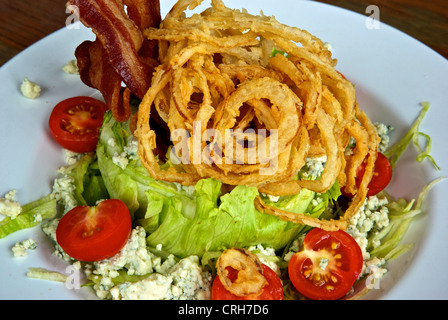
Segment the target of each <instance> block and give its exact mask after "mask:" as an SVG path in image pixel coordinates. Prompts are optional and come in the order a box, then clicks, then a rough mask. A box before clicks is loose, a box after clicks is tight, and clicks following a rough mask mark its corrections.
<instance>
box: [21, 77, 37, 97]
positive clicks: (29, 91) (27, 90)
mask: <svg viewBox="0 0 448 320" xmlns="http://www.w3.org/2000/svg"><path fill="white" fill-rule="evenodd" d="M20 91H21V92H22V94H23V95H24V96H25V97H27V98H29V99H37V98H39V97H40V93H41V91H42V89H41V87H40V86H39V85H38V84H37V83H35V82H33V81H30V80H29V79H28V78H24V79H23V81H22V84H21V86H20Z"/></svg>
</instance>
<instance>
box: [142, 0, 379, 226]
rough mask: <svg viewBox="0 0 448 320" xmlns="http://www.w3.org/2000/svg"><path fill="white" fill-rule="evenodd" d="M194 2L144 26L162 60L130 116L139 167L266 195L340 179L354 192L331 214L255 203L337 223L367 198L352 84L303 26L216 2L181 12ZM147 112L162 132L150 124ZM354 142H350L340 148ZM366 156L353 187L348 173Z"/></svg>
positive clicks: (367, 148)
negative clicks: (315, 167)
mask: <svg viewBox="0 0 448 320" xmlns="http://www.w3.org/2000/svg"><path fill="white" fill-rule="evenodd" d="M201 2H202V1H201V0H181V1H178V2H177V4H176V5H175V6H174V7H173V9H172V10H171V11H170V12H169V14H168V15H167V16H166V18H165V19H164V20H163V21H162V24H161V27H160V28H159V29H156V28H147V29H145V30H144V36H145V37H147V39H149V40H158V41H159V62H160V65H159V66H158V67H157V68H156V71H155V73H154V76H153V78H152V84H151V87H150V88H149V90H148V92H147V93H146V95H145V97H144V99H143V101H142V103H141V104H140V107H139V112H138V120H137V125H136V131H135V135H136V137H137V138H138V141H139V155H140V158H141V161H142V164H143V165H144V166H145V167H146V168H147V169H148V171H149V172H150V174H151V175H152V176H153V177H154V178H156V179H160V180H164V181H170V182H178V183H181V184H183V185H193V184H195V183H196V182H197V181H198V180H200V179H202V178H215V179H218V180H220V181H222V182H223V184H224V185H230V186H234V185H248V186H255V187H257V188H258V190H259V191H260V192H262V193H266V194H270V195H275V196H284V195H291V194H296V193H298V192H300V190H301V189H302V188H306V189H309V190H312V191H315V192H318V193H323V192H326V191H327V190H329V189H330V188H331V187H332V186H333V185H334V183H335V181H338V182H339V185H340V186H341V188H342V187H344V188H345V189H346V190H347V191H348V192H351V193H353V194H355V196H354V199H353V201H352V203H351V205H350V207H349V208H348V210H347V211H346V213H345V215H344V216H343V217H341V218H340V220H338V221H333V220H332V221H321V220H319V219H315V218H311V217H309V216H307V215H306V214H292V213H288V212H284V211H282V210H279V209H277V208H275V207H272V206H269V205H267V204H266V203H264V202H263V200H262V199H261V198H260V197H258V198H257V199H256V201H255V205H256V208H257V209H258V210H259V211H260V212H264V213H267V214H272V215H276V216H278V217H280V218H281V219H285V220H288V221H293V222H297V223H304V224H307V225H311V226H319V227H321V228H323V229H327V230H335V229H340V228H342V229H345V227H346V225H347V224H346V220H347V219H349V218H350V217H351V216H352V215H354V214H355V213H356V212H357V210H358V209H359V207H360V206H361V205H362V203H363V202H364V201H365V198H366V194H367V186H368V184H369V182H370V180H371V178H372V175H373V165H374V162H375V160H376V156H377V147H378V143H379V137H378V134H377V132H376V129H375V127H374V126H373V124H372V123H371V121H370V120H369V118H368V117H367V116H366V115H365V113H364V112H362V111H361V110H360V109H359V107H358V104H357V102H356V96H355V89H354V86H353V84H352V83H350V82H349V81H348V80H347V79H345V77H344V76H343V75H341V74H340V73H339V72H338V71H336V69H335V66H336V63H337V61H336V60H334V59H332V56H331V52H330V51H328V50H327V49H326V48H325V46H324V44H323V42H322V41H321V40H320V39H318V38H316V37H315V36H313V35H311V34H310V33H308V32H307V31H305V30H301V29H298V28H294V27H289V26H286V25H283V24H281V23H279V22H278V21H277V20H275V18H273V17H268V16H265V15H263V14H262V15H261V16H255V15H251V14H249V13H247V12H245V11H244V10H243V11H240V10H233V9H229V8H227V7H226V6H224V4H223V3H222V1H221V0H212V6H211V7H210V8H208V9H206V10H205V11H204V12H202V13H201V14H194V15H192V16H190V17H187V14H186V12H185V10H186V9H187V8H194V7H196V6H197V5H199V4H200V3H201ZM273 49H275V50H277V51H273ZM273 52H276V54H273ZM279 52H284V53H285V54H282V53H279ZM155 118H157V119H158V121H157V123H158V126H159V127H160V123H162V125H163V126H164V127H165V128H166V130H165V131H160V130H158V129H157V128H155V127H154V125H153V124H152V123H154V119H155ZM229 132H230V133H231V134H229ZM168 136H170V138H171V141H168V142H167V144H170V145H171V152H170V153H169V157H167V158H169V159H170V160H171V161H173V160H176V161H177V163H176V164H174V165H172V166H170V167H169V168H168V169H166V166H165V167H164V168H162V167H161V166H160V164H159V159H160V157H161V154H160V152H158V150H160V149H161V148H160V146H159V145H158V144H159V143H160V140H161V139H160V137H164V138H165V140H167V139H168ZM352 139H354V140H355V141H356V144H355V146H354V147H353V148H351V149H350V150H351V151H350V154H348V153H347V152H346V150H347V149H348V148H347V147H348V146H349V144H350V143H351V140H352ZM165 149H167V148H165ZM198 150H199V151H198ZM368 155H369V157H367V156H368ZM321 156H325V157H326V159H327V160H326V164H325V168H324V171H323V173H322V175H321V176H320V177H319V178H318V179H316V180H301V179H299V178H298V172H299V170H300V169H301V168H302V167H303V166H304V165H305V162H306V161H305V160H306V159H307V158H313V157H321ZM366 157H367V159H368V165H367V168H366V173H365V175H364V178H363V180H362V183H361V185H360V187H359V188H357V186H356V183H355V176H356V170H357V168H358V167H359V165H360V164H361V163H362V161H363V160H364V159H365V158H366ZM160 160H164V159H160ZM173 162H174V161H173Z"/></svg>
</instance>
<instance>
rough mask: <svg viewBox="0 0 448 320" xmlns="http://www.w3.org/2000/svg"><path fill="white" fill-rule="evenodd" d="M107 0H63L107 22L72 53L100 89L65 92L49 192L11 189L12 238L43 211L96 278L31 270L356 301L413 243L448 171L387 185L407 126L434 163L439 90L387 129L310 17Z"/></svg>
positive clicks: (56, 117) (133, 290) (93, 284)
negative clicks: (431, 113) (416, 189)
mask: <svg viewBox="0 0 448 320" xmlns="http://www.w3.org/2000/svg"><path fill="white" fill-rule="evenodd" d="M105 3H106V2H105V1H101V0H86V1H80V0H70V1H69V2H68V5H69V6H71V8H72V9H73V8H75V7H76V8H77V12H78V13H79V17H80V19H81V21H82V23H83V24H84V25H85V26H87V27H88V28H91V29H92V31H93V33H94V34H95V37H96V38H95V40H93V41H85V42H83V43H81V44H80V45H79V46H78V48H77V49H76V52H75V55H76V63H71V64H70V65H68V66H67V68H69V67H70V70H72V71H70V72H76V73H79V75H80V78H81V80H82V81H83V82H84V83H85V84H86V85H87V86H89V87H92V88H94V89H97V90H98V91H99V92H100V93H101V95H102V97H103V99H101V101H100V100H97V99H94V98H92V97H85V96H82V97H71V98H67V99H66V100H63V101H61V102H60V103H58V104H57V105H56V106H55V107H54V109H53V111H52V113H51V115H50V117H49V121H48V127H49V131H50V132H51V135H52V137H53V138H54V140H55V141H57V143H58V144H60V146H61V148H63V149H64V151H65V154H66V165H65V166H63V167H61V168H59V170H58V177H57V178H56V179H55V180H54V184H53V187H52V192H51V193H50V194H48V195H47V196H45V197H43V198H41V199H38V200H36V201H34V202H31V203H28V204H24V205H22V204H20V203H19V202H17V201H16V200H15V190H11V191H10V192H8V193H7V194H5V195H4V197H3V198H2V199H1V200H0V214H2V215H3V216H5V217H4V218H3V219H2V220H1V221H0V238H4V237H7V236H8V235H10V234H12V233H14V232H16V231H19V230H22V229H27V228H31V227H36V226H38V225H39V226H40V227H41V228H42V231H43V232H44V233H45V234H46V235H47V236H48V237H49V238H50V239H52V241H54V245H55V251H54V255H56V256H58V257H60V258H61V259H63V260H65V261H66V262H67V263H69V264H70V265H72V266H73V268H75V269H76V270H80V271H82V272H83V274H84V275H85V281H84V283H82V284H79V283H78V284H76V283H74V279H73V278H71V277H69V276H67V275H63V274H60V273H57V272H54V271H51V270H47V269H43V268H32V269H30V270H29V272H28V276H29V277H31V278H39V279H45V280H53V281H61V282H65V283H66V284H67V285H69V284H70V285H72V286H73V285H81V286H83V287H86V288H90V290H92V291H93V292H94V293H95V294H96V296H98V297H99V298H101V299H160V300H173V299H201V300H202V299H214V300H227V299H231V300H283V299H332V300H333V299H357V298H361V297H362V296H363V295H364V294H366V293H367V292H368V291H369V290H371V289H373V288H374V287H375V284H376V283H377V282H378V281H380V279H381V278H382V277H383V276H385V275H387V271H388V270H387V265H388V262H389V261H391V260H393V259H395V258H396V257H398V256H400V255H402V254H405V253H406V252H407V251H408V250H410V249H411V248H412V244H407V243H402V239H403V237H404V236H405V234H406V232H407V230H408V228H409V225H410V224H411V223H412V221H413V219H414V217H416V216H417V215H419V214H420V213H421V212H422V210H423V208H422V206H423V202H424V199H425V196H426V194H427V193H428V191H429V190H430V188H431V187H432V186H433V185H434V184H435V183H436V182H437V181H438V180H436V181H434V182H431V183H429V184H428V185H427V186H426V187H425V188H424V189H423V190H422V191H421V194H420V196H419V197H418V198H417V199H413V200H405V199H394V198H393V197H392V196H391V195H389V194H388V193H387V191H386V190H385V189H386V187H387V186H388V184H389V182H390V181H391V178H392V175H393V172H394V168H395V165H396V163H397V161H398V159H399V157H400V155H401V154H402V153H403V152H404V150H405V149H406V148H407V147H408V145H410V144H411V142H413V143H414V144H415V145H416V146H417V149H418V150H419V152H420V153H419V156H418V158H417V160H418V161H422V160H423V159H427V160H430V161H432V163H433V164H434V166H435V167H436V168H437V164H436V162H435V161H434V159H433V158H432V157H431V155H430V146H431V144H430V141H431V140H430V137H429V136H427V135H425V134H423V133H421V132H420V130H419V126H420V123H421V122H422V120H423V119H424V117H425V114H426V113H427V112H428V110H429V108H430V105H429V103H427V102H422V111H421V113H420V115H418V117H417V120H416V121H415V123H414V125H413V126H412V127H411V128H409V131H408V133H407V134H406V135H405V136H404V137H403V138H402V139H400V140H399V141H398V142H397V143H396V144H394V145H390V143H389V135H390V134H391V133H393V128H392V127H391V126H389V125H388V124H383V123H374V122H372V121H371V120H370V118H369V117H368V116H367V114H366V113H365V112H364V111H363V110H362V106H359V105H358V103H357V99H356V93H355V85H354V84H353V83H352V82H350V80H349V79H348V78H347V77H346V75H343V74H342V73H340V72H339V71H338V70H337V60H336V59H334V58H333V56H332V52H331V50H330V47H329V45H328V44H326V43H324V42H322V40H320V39H319V38H318V37H316V36H314V35H312V34H310V33H309V32H308V31H306V30H302V29H299V28H296V27H290V26H287V25H285V24H282V23H280V22H278V21H277V20H276V19H275V18H274V17H272V16H268V15H265V14H264V13H260V15H253V14H250V13H248V12H247V11H246V10H236V9H231V8H228V7H226V6H225V4H224V2H222V1H221V0H212V1H211V6H210V7H208V8H206V9H205V10H203V11H200V12H193V13H191V12H190V10H193V9H195V8H196V7H197V6H199V5H200V4H201V3H202V1H201V0H180V1H178V2H177V3H176V4H175V5H174V6H173V8H172V9H171V10H170V11H169V13H168V14H167V15H166V17H165V18H164V19H163V20H162V19H161V16H160V4H159V2H158V1H154V0H146V1H129V2H128V3H127V4H126V8H125V7H124V6H123V4H122V3H121V2H120V1H112V2H110V1H109V2H108V3H111V5H110V6H109V7H107V8H106V5H105ZM73 69H75V71H73ZM28 82H29V81H28ZM28 82H27V84H28V85H29V83H28ZM29 91H31V92H33V97H32V98H38V94H36V92H37V93H38V92H39V88H37V87H36V84H33V87H32V88H28V89H27V91H24V92H29ZM421 137H423V138H425V139H426V141H427V143H426V148H425V149H423V148H421V147H420V146H421V144H419V143H418V142H419V138H421ZM35 247H36V242H35V241H34V240H33V239H31V238H30V239H28V240H25V241H21V242H18V243H17V244H16V245H15V246H14V247H13V248H12V250H13V252H14V255H16V256H21V255H26V252H27V250H32V249H34V248H35ZM78 280H79V279H78Z"/></svg>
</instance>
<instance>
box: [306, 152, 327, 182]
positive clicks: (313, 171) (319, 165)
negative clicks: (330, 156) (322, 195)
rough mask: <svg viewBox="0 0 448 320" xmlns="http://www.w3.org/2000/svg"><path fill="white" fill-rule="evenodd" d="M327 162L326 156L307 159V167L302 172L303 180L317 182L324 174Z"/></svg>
mask: <svg viewBox="0 0 448 320" xmlns="http://www.w3.org/2000/svg"><path fill="white" fill-rule="evenodd" d="M326 162H327V156H326V155H324V156H321V157H313V158H312V157H307V158H305V166H304V168H302V170H301V178H302V179H304V180H316V179H317V178H319V177H320V176H321V175H322V173H323V172H324V169H325V164H326Z"/></svg>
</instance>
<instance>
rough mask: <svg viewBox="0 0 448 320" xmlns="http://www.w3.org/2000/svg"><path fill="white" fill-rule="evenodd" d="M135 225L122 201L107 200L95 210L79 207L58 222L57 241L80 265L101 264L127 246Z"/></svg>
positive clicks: (94, 208) (93, 208)
mask: <svg viewBox="0 0 448 320" xmlns="http://www.w3.org/2000/svg"><path fill="white" fill-rule="evenodd" d="M131 228H132V223H131V215H130V214H129V210H128V208H127V207H126V205H125V204H124V203H123V201H121V200H118V199H108V200H104V201H102V202H100V203H99V204H98V206H96V207H89V206H78V207H75V208H73V209H72V210H70V211H69V212H67V213H66V214H65V215H64V216H63V217H62V218H61V220H60V221H59V224H58V227H57V229H56V240H57V242H58V244H59V245H60V246H61V248H62V249H63V250H64V251H65V252H66V253H67V254H68V255H69V256H71V257H72V258H74V259H76V260H79V261H88V262H91V261H99V260H103V259H107V258H110V257H112V256H114V255H115V254H117V253H118V252H119V251H120V250H121V249H122V248H123V246H124V245H125V244H126V242H127V240H128V238H129V235H130V233H131Z"/></svg>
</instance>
